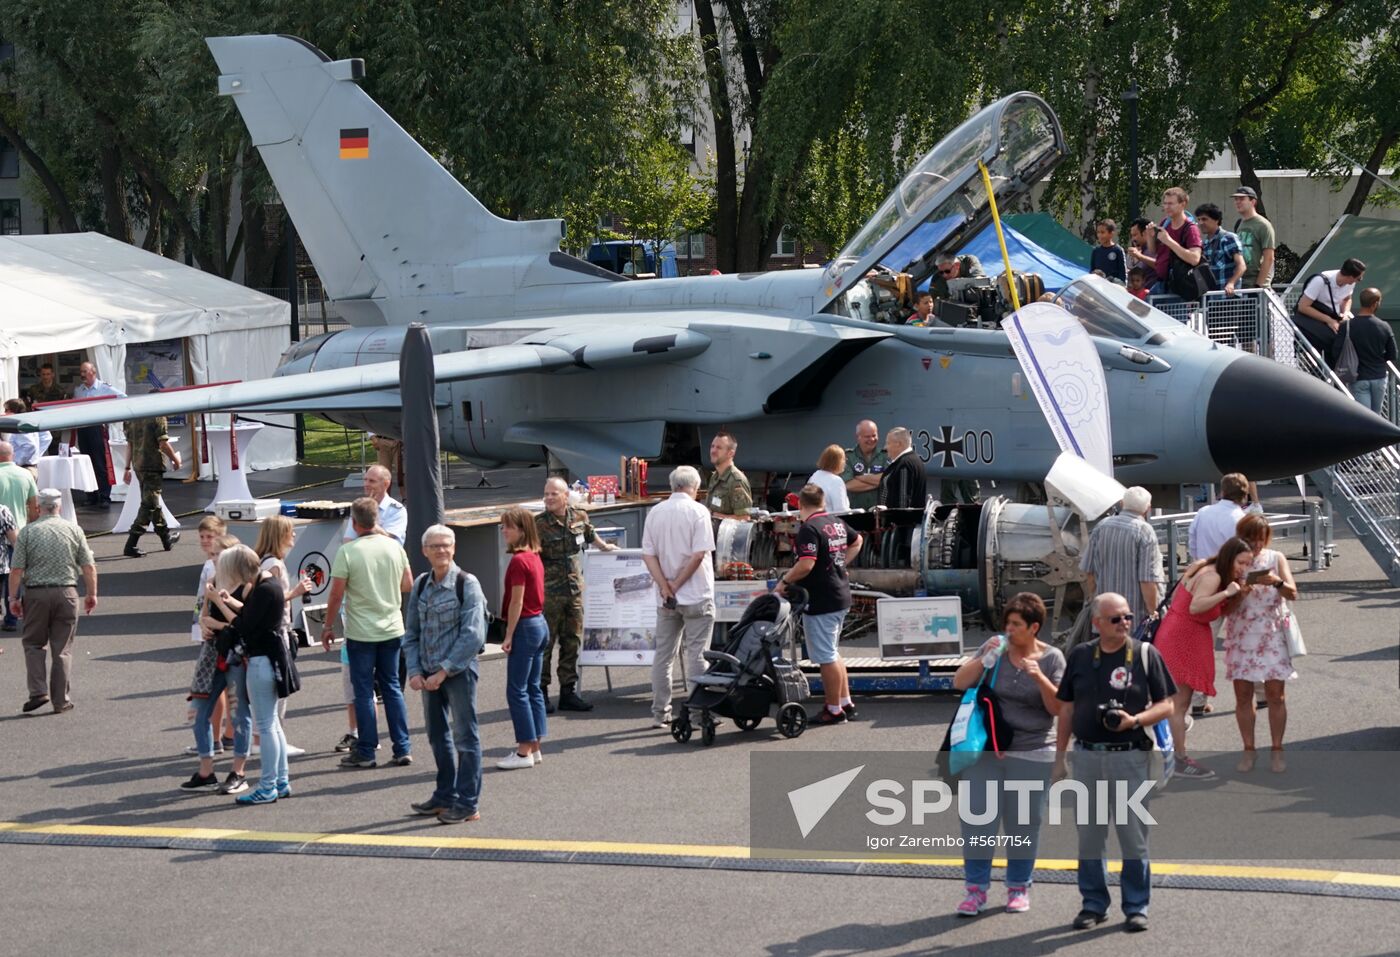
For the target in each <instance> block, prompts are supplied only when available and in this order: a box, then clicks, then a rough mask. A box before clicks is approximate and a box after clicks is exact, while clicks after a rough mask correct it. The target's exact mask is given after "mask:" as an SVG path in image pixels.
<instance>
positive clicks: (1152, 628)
mask: <svg viewBox="0 0 1400 957" xmlns="http://www.w3.org/2000/svg"><path fill="white" fill-rule="evenodd" d="M1180 584H1181V579H1180V578H1178V579H1177V580H1176V581H1174V582H1172V587H1170V588H1168V589H1167V594H1166V595H1165V596H1164V597H1163V598H1162V600H1161V601H1159V602H1158V603H1157V614H1156V615H1155V616H1154V617H1152V618H1148V619H1146V620H1145V621H1142V622H1140V623H1139V624H1138V626H1137V628H1136V630H1134V632H1133V637H1134V638H1136V639H1137V640H1138V641H1140V642H1142V643H1143V644H1147V645H1150V644H1152V642H1153V641H1155V640H1156V638H1157V629H1158V628H1161V627H1162V622H1163V620H1164V619H1166V617H1167V612H1168V611H1170V610H1171V607H1172V595H1174V594H1176V586H1177V585H1180Z"/></svg>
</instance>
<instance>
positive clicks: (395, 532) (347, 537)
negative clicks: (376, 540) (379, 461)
mask: <svg viewBox="0 0 1400 957" xmlns="http://www.w3.org/2000/svg"><path fill="white" fill-rule="evenodd" d="M393 479H394V477H393V476H392V475H391V474H390V473H389V470H388V469H386V468H385V467H384V466H382V465H371V466H370V467H369V468H367V469H365V478H364V483H365V496H366V497H368V498H372V499H374V503H375V505H377V506H378V508H379V528H380V530H382V531H383V532H384V534H385V535H388V536H389V537H390V538H392V539H393V540H394V541H396V542H398V543H399V544H400V545H402V544H404V540H405V539H406V538H407V537H408V509H406V508H404V505H403V503H402V502H400V501H399V500H398V499H396V498H394V497H393V496H392V495H390V494H389V485H390V483H391V482H393ZM358 537H359V533H358V532H356V531H355V525H354V523H353V522H352V521H351V520H350V519H348V518H347V519H346V520H345V529H344V531H343V532H342V533H341V536H340V538H341V540H342V541H345V542H353V541H354V540H355V539H356V538H358Z"/></svg>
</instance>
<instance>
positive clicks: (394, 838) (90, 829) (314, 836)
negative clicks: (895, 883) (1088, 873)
mask: <svg viewBox="0 0 1400 957" xmlns="http://www.w3.org/2000/svg"><path fill="white" fill-rule="evenodd" d="M6 832H8V833H16V834H53V835H74V836H81V837H166V838H176V839H185V840H221V839H222V840H236V841H259V842H278V843H293V844H336V845H351V846H360V847H428V848H444V849H448V848H450V849H463V850H478V851H527V852H546V853H555V854H627V855H634V856H653V857H709V858H719V859H725V860H746V859H749V858H751V857H752V852H751V851H750V849H749V848H747V847H743V846H740V845H735V844H645V843H635V842H627V841H569V840H535V839H518V838H486V837H423V836H415V835H391V834H320V833H303V832H278V831H249V830H242V829H235V828H203V827H159V826H122V825H100V824H20V823H14V822H7V821H0V833H6ZM773 859H775V860H777V859H782V860H790V861H810V862H829V861H842V862H851V861H859V862H872V863H881V864H908V865H920V866H926V867H939V866H942V867H956V866H960V865H961V864H962V858H960V857H957V858H954V857H865V856H861V857H836V856H829V855H824V856H807V857H802V856H799V855H795V854H775V855H774V857H773ZM992 863H993V865H994V866H997V867H1005V866H1006V859H1005V858H997V859H995V860H993V862H992ZM1035 866H1036V868H1037V869H1044V870H1052V871H1069V870H1074V869H1076V868H1078V866H1079V862H1078V861H1074V860H1063V859H1049V860H1037V861H1036V862H1035ZM1108 867H1109V870H1111V871H1118V870H1120V869H1121V867H1122V864H1121V863H1120V862H1118V861H1110V862H1109V864H1108ZM1152 872H1153V874H1157V875H1162V874H1178V875H1182V876H1186V877H1224V878H1246V879H1268V880H1280V881H1308V882H1315V883H1321V884H1341V885H1348V886H1361V887H1397V888H1400V874H1372V873H1366V872H1363V871H1338V870H1325V869H1321V868H1307V867H1275V866H1260V865H1244V864H1210V863H1204V862H1200V863H1196V862H1192V863H1185V862H1170V861H1153V862H1152Z"/></svg>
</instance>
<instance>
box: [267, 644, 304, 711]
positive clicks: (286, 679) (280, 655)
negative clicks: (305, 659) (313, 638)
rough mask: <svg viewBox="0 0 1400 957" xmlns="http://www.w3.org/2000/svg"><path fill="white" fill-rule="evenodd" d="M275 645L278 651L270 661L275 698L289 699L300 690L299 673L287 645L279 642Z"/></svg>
mask: <svg viewBox="0 0 1400 957" xmlns="http://www.w3.org/2000/svg"><path fill="white" fill-rule="evenodd" d="M276 644H277V647H278V649H279V650H278V652H277V654H276V655H275V656H274V657H273V659H272V677H273V681H274V682H275V684H276V685H277V697H279V698H290V697H291V696H292V695H294V694H296V693H297V692H298V691H300V690H301V672H300V671H298V670H297V662H296V659H295V658H294V657H292V653H291V651H289V650H288V648H287V643H286V642H285V641H279V642H277V643H276Z"/></svg>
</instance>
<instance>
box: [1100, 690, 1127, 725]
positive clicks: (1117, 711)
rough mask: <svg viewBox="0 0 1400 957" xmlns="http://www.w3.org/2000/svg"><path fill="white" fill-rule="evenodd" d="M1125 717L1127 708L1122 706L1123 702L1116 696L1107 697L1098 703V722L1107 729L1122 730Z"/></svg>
mask: <svg viewBox="0 0 1400 957" xmlns="http://www.w3.org/2000/svg"><path fill="white" fill-rule="evenodd" d="M1110 715H1112V717H1110ZM1127 719H1128V709H1127V708H1125V707H1123V702H1121V701H1119V700H1118V699H1117V698H1109V699H1108V700H1107V701H1105V702H1103V703H1102V704H1100V705H1099V724H1101V725H1103V726H1104V727H1105V728H1107V729H1108V730H1110V731H1122V730H1123V728H1122V725H1123V723H1124V722H1125V721H1126V720H1127Z"/></svg>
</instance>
